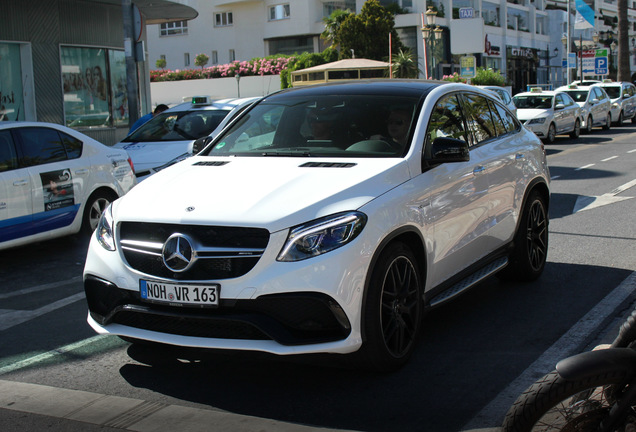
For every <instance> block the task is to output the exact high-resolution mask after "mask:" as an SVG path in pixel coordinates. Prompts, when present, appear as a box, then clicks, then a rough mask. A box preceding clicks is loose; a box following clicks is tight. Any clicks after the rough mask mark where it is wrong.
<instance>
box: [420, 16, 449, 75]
mask: <svg viewBox="0 0 636 432" xmlns="http://www.w3.org/2000/svg"><path fill="white" fill-rule="evenodd" d="M425 15H426V25H423V26H422V39H423V41H424V48H425V51H424V63H425V68H426V78H427V79H428V78H429V73H428V61H427V52H428V51H429V50H430V53H431V75H432V77H433V79H435V78H436V73H435V60H436V59H435V48H436V46H437V43H438V42H439V41H440V40H442V35H443V34H444V30H442V28H441V27H440V26H438V25H435V19H436V18H437V12H436V11H434V10H433V6H429V7H428V10H427V11H426V14H425ZM427 46H428V47H429V48H428V49H426V48H427Z"/></svg>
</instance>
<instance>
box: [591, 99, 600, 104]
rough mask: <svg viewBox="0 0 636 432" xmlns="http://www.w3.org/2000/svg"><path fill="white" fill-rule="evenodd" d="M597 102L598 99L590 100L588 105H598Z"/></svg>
mask: <svg viewBox="0 0 636 432" xmlns="http://www.w3.org/2000/svg"><path fill="white" fill-rule="evenodd" d="M599 102H600V101H599V100H598V99H592V100H591V101H590V103H591V104H592V105H596V104H597V103H599Z"/></svg>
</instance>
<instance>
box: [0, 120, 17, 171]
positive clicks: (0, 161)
mask: <svg viewBox="0 0 636 432" xmlns="http://www.w3.org/2000/svg"><path fill="white" fill-rule="evenodd" d="M17 167H18V155H17V153H16V149H15V144H14V143H13V138H12V137H11V132H10V131H8V130H3V131H0V172H4V171H10V170H13V169H16V168H17Z"/></svg>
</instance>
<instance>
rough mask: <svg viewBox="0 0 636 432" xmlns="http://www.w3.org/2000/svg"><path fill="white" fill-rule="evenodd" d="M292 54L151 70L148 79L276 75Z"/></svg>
mask: <svg viewBox="0 0 636 432" xmlns="http://www.w3.org/2000/svg"><path fill="white" fill-rule="evenodd" d="M293 59H294V57H293V56H289V57H284V56H275V57H264V58H260V59H252V60H250V61H233V62H232V63H228V64H224V65H214V66H210V67H208V68H203V67H202V68H201V69H197V70H194V69H185V70H179V69H177V70H174V71H172V70H152V71H150V81H151V82H159V81H181V80H190V79H205V78H225V77H233V76H236V75H240V76H258V75H261V76H262V75H278V74H280V72H281V71H282V70H283V69H285V68H286V67H287V63H289V62H290V61H291V60H293Z"/></svg>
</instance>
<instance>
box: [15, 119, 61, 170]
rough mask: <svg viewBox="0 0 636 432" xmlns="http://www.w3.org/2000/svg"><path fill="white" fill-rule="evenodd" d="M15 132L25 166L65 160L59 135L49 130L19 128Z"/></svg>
mask: <svg viewBox="0 0 636 432" xmlns="http://www.w3.org/2000/svg"><path fill="white" fill-rule="evenodd" d="M15 132H17V134H18V135H19V136H20V142H21V144H22V145H21V147H22V154H23V160H24V165H25V166H34V165H42V164H45V163H51V162H58V161H63V160H66V149H65V148H64V144H63V143H62V140H61V139H60V136H59V134H58V133H57V131H56V130H54V129H49V128H39V127H34V128H19V129H15Z"/></svg>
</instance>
